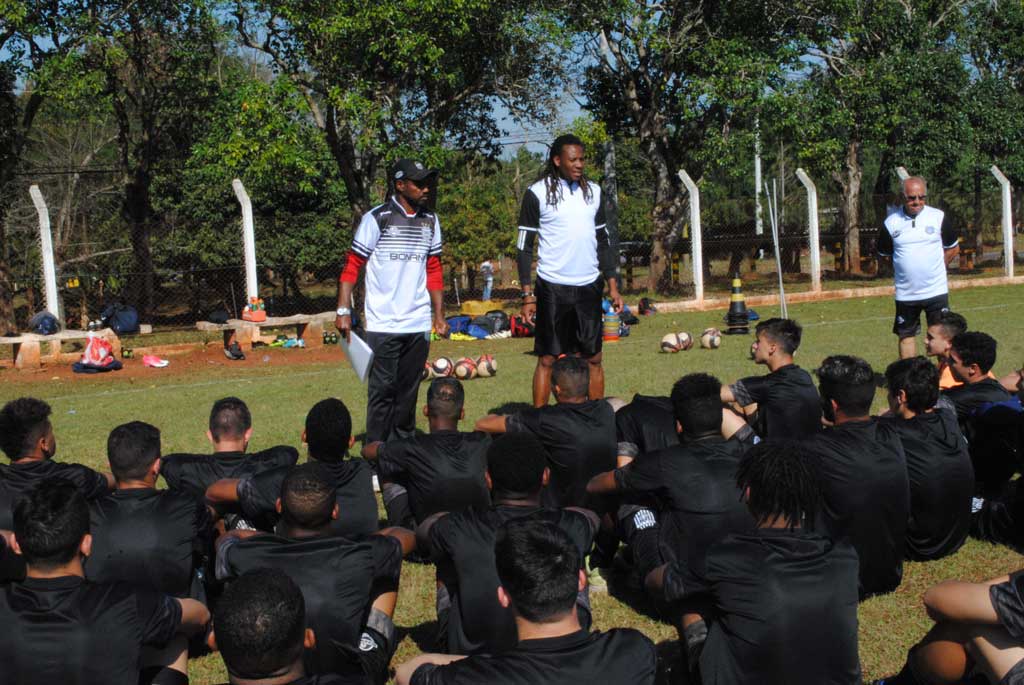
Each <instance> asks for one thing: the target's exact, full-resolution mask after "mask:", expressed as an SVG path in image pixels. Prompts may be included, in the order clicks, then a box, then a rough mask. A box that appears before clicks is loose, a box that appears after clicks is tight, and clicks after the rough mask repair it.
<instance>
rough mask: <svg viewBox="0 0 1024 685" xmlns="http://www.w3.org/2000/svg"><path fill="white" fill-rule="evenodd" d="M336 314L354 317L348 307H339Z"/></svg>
mask: <svg viewBox="0 0 1024 685" xmlns="http://www.w3.org/2000/svg"><path fill="white" fill-rule="evenodd" d="M336 314H337V315H338V316H352V310H351V309H349V308H348V307H338V311H337V312H336Z"/></svg>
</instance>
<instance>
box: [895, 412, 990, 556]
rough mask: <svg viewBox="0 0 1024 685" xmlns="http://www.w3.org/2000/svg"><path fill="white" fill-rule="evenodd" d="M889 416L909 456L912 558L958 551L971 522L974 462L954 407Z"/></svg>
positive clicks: (908, 540) (908, 524)
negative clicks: (910, 417) (954, 413)
mask: <svg viewBox="0 0 1024 685" xmlns="http://www.w3.org/2000/svg"><path fill="white" fill-rule="evenodd" d="M885 420H886V421H887V422H889V423H891V424H892V426H893V427H894V428H895V429H896V432H897V433H898V434H899V436H900V443H901V444H902V445H903V452H904V454H905V455H906V458H907V475H908V476H909V479H910V521H909V522H908V523H907V549H906V557H907V559H912V560H914V561H930V560H932V559H941V558H942V557H944V556H946V555H949V554H952V553H954V552H956V551H957V550H958V549H960V546H961V545H962V544H964V540H966V539H967V533H968V531H969V530H970V527H971V498H972V496H973V494H974V468H973V467H972V466H971V458H970V456H968V454H967V442H966V441H965V440H964V437H963V434H961V433H960V428H959V426H957V424H956V418H955V417H954V416H953V412H950V411H945V410H939V411H935V412H932V413H930V414H918V415H917V416H915V417H913V418H912V419H906V420H904V419H900V418H892V419H885Z"/></svg>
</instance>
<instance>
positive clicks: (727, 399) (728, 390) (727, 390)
mask: <svg viewBox="0 0 1024 685" xmlns="http://www.w3.org/2000/svg"><path fill="white" fill-rule="evenodd" d="M721 395H722V404H732V403H733V402H735V401H736V396H735V395H733V394H732V386H731V385H726V384H725V383H723V384H722V392H721Z"/></svg>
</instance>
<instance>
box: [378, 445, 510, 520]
mask: <svg viewBox="0 0 1024 685" xmlns="http://www.w3.org/2000/svg"><path fill="white" fill-rule="evenodd" d="M490 444H491V437H490V436H489V435H487V434H486V433H460V432H458V431H438V432H436V433H431V434H430V435H417V436H414V437H411V438H405V439H402V440H391V441H388V442H387V443H385V444H384V445H381V447H380V451H379V452H378V453H377V473H379V474H380V476H381V477H382V478H384V479H386V480H389V481H392V482H395V483H398V484H400V485H402V486H404V487H405V489H406V490H407V491H408V493H409V508H410V509H412V514H413V516H414V517H415V519H416V523H417V524H419V523H422V522H423V520H424V519H426V518H427V517H428V516H430V515H431V514H436V513H437V512H439V511H458V510H460V509H465V508H466V507H471V506H478V507H486V506H488V505H489V504H490V502H491V496H490V493H489V492H488V490H487V483H486V482H485V481H484V471H486V470H487V448H488V447H490Z"/></svg>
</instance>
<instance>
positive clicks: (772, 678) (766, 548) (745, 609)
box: [665, 528, 861, 685]
mask: <svg viewBox="0 0 1024 685" xmlns="http://www.w3.org/2000/svg"><path fill="white" fill-rule="evenodd" d="M665 585H666V587H665V594H666V598H667V599H670V600H677V599H682V598H684V597H691V596H699V595H708V596H710V599H711V601H712V603H713V604H714V608H715V611H714V618H713V619H711V620H710V621H708V624H709V628H708V638H707V642H706V643H705V644H704V650H703V652H702V653H701V656H700V671H701V676H702V679H703V682H704V683H709V684H710V683H730V684H733V683H751V684H754V683H786V684H787V685H803V684H806V685H858V684H859V683H860V682H861V680H860V660H859V657H858V654H857V553H856V551H854V549H853V547H852V546H851V545H850V544H849V543H848V542H845V541H844V542H840V543H838V544H833V542H832V541H831V540H830V539H829V538H826V537H822V536H820V535H817V534H815V533H812V532H809V531H802V530H797V531H789V530H785V529H764V528H762V529H758V530H756V531H752V532H750V533H742V534H732V535H729V536H727V537H726V538H725V539H724V540H722V541H720V542H719V543H717V544H715V545H713V546H712V547H711V548H710V549H709V550H708V553H707V567H706V571H705V572H704V573H703V574H693V573H692V572H690V571H689V570H688V569H687V568H686V567H685V566H678V565H674V566H673V567H671V568H670V570H669V572H668V573H666V578H665Z"/></svg>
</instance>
